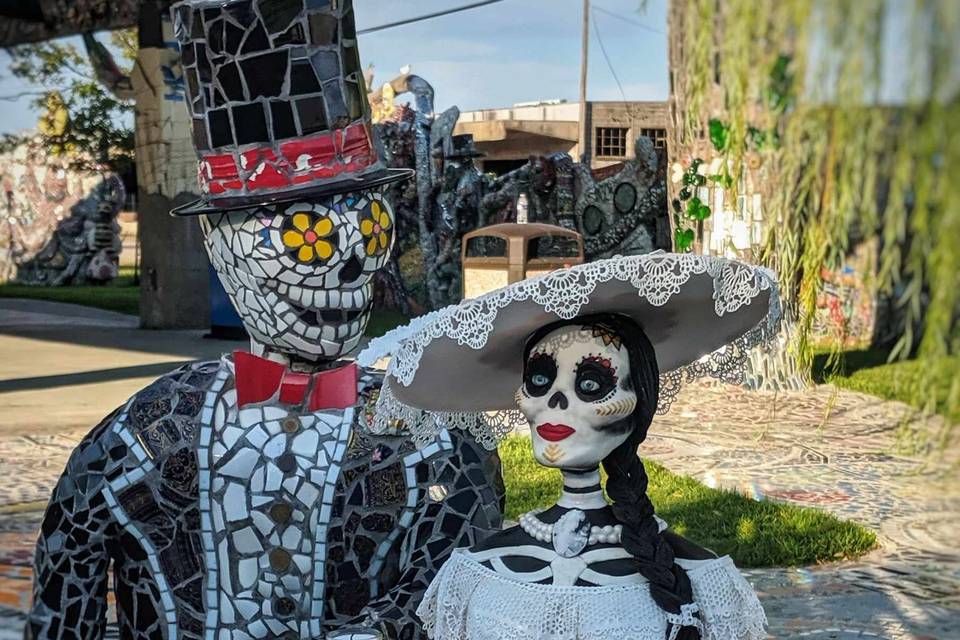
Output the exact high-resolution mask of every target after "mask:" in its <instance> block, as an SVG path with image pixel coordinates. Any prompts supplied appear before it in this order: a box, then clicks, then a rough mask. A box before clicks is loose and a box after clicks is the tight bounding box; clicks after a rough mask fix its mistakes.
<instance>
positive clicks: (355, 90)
mask: <svg viewBox="0 0 960 640" xmlns="http://www.w3.org/2000/svg"><path fill="white" fill-rule="evenodd" d="M362 86H363V83H362V82H359V83H358V82H351V81H349V80H348V81H347V82H345V83H344V84H343V88H344V96H343V97H344V99H345V100H346V103H347V114H348V115H349V116H350V120H351V121H354V120H359V119H360V118H362V117H363V111H364V107H365V106H366V96H365V95H362V91H363V89H361V87H362Z"/></svg>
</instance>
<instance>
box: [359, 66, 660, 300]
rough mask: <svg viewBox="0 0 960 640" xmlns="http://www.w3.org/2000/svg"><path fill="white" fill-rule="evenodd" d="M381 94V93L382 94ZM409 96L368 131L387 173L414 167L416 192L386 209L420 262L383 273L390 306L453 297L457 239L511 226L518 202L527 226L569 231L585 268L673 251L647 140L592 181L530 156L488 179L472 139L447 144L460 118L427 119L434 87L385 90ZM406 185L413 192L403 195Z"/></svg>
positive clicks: (570, 167) (573, 167)
mask: <svg viewBox="0 0 960 640" xmlns="http://www.w3.org/2000/svg"><path fill="white" fill-rule="evenodd" d="M385 86H386V85H385ZM390 86H391V87H392V90H393V91H395V92H396V94H398V95H399V94H402V93H404V92H410V93H412V94H413V96H414V98H415V104H416V109H415V110H414V109H408V108H400V109H397V110H396V111H395V112H394V113H393V114H392V115H391V116H390V117H389V118H385V119H384V120H382V121H381V122H379V123H378V124H377V128H378V130H379V132H380V135H381V138H382V139H383V140H384V143H385V146H386V148H387V149H388V156H389V160H390V163H391V166H398V167H416V169H417V180H416V182H415V183H410V184H409V185H404V187H402V188H396V189H394V201H395V203H396V205H397V215H398V218H399V221H400V225H401V227H402V228H405V230H406V231H407V233H406V234H405V237H406V238H407V242H406V244H405V245H404V246H401V247H400V251H399V252H398V255H397V256H396V257H395V258H394V261H395V262H397V261H402V260H403V258H402V256H401V255H400V254H406V253H409V252H414V253H417V254H419V255H418V256H417V260H416V263H417V265H418V269H416V270H415V272H413V273H409V274H407V275H408V276H409V277H407V278H404V277H403V276H402V275H400V274H401V273H403V272H402V270H401V269H400V268H399V266H391V268H390V271H391V273H392V274H393V275H391V276H390V278H389V285H390V289H391V291H392V292H394V293H392V294H391V295H390V301H391V302H394V303H395V304H396V305H397V306H398V307H399V308H401V309H403V310H404V311H407V310H409V309H410V308H411V306H413V305H411V304H410V303H409V302H408V300H409V299H410V298H411V297H412V296H411V293H410V290H412V289H414V288H415V287H416V286H417V285H420V284H422V286H423V289H424V290H425V295H421V296H420V300H419V302H420V304H421V305H424V306H425V307H427V308H434V309H436V308H440V307H442V306H445V305H448V304H451V303H453V302H456V301H457V300H459V298H460V291H461V284H460V278H461V275H462V274H461V268H460V238H461V237H462V236H463V234H465V233H467V232H469V231H473V230H474V229H477V228H479V227H482V226H485V225H490V224H497V223H500V222H514V221H516V219H517V202H518V201H520V200H522V199H526V201H527V203H528V207H529V213H528V221H529V222H546V223H549V224H555V225H559V226H563V227H566V228H569V229H574V230H576V231H578V232H579V233H581V234H582V235H583V236H584V250H585V254H586V258H587V260H596V259H600V258H607V257H610V256H613V255H637V254H642V253H649V252H651V251H656V250H658V249H660V250H670V248H671V247H672V241H671V235H670V234H671V230H670V221H669V218H668V214H667V186H666V173H665V167H666V154H665V150H663V149H655V148H654V146H653V142H652V141H650V140H649V139H648V138H646V137H640V138H638V139H637V141H636V149H635V157H634V158H632V159H630V160H627V161H626V162H624V163H623V165H622V166H621V167H619V169H617V170H615V171H613V172H612V173H611V172H610V171H609V170H607V171H605V172H604V173H603V175H602V176H601V177H598V176H595V175H594V173H593V172H592V171H591V170H590V168H589V167H587V166H585V165H583V164H580V163H576V162H574V161H573V159H572V158H571V157H570V156H569V155H567V154H563V153H560V154H552V155H550V156H534V157H531V158H530V161H529V162H528V163H527V164H525V165H524V166H522V167H520V168H518V169H515V170H513V171H511V172H509V173H507V174H504V175H503V176H500V177H497V178H494V177H491V176H490V175H487V174H482V173H481V172H480V171H478V170H477V168H476V167H475V166H474V163H473V158H475V157H478V156H479V155H482V154H480V153H479V152H478V151H477V150H476V149H475V148H474V144H473V139H472V136H471V135H469V134H463V135H458V136H453V135H452V131H453V129H454V126H455V125H456V121H457V118H459V115H460V114H459V110H458V109H457V108H456V107H451V108H450V109H448V110H447V111H445V112H443V113H442V114H440V115H439V116H435V115H434V104H433V88H432V87H431V86H430V85H429V83H428V82H426V81H425V80H424V79H423V78H420V77H418V76H415V75H405V76H402V77H401V78H399V79H397V81H396V82H393V83H391V84H390ZM414 184H415V189H414V188H412V187H413V186H414Z"/></svg>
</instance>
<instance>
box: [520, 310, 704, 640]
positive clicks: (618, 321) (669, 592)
mask: <svg viewBox="0 0 960 640" xmlns="http://www.w3.org/2000/svg"><path fill="white" fill-rule="evenodd" d="M568 325H582V326H585V327H599V328H602V329H605V330H607V331H610V332H612V333H614V334H615V335H617V336H619V337H620V338H621V340H622V344H623V346H624V347H626V349H627V354H628V355H629V357H630V383H631V385H632V388H633V390H634V391H635V392H636V394H637V407H636V409H634V411H633V413H632V414H630V415H629V416H628V417H627V418H625V421H626V422H627V423H628V425H627V428H629V429H630V435H629V436H628V437H627V439H626V440H625V441H624V442H623V443H622V444H621V445H620V446H619V447H617V448H616V449H614V450H613V451H612V452H610V454H609V455H608V456H607V457H606V458H604V460H603V468H604V470H606V472H607V485H606V489H607V495H608V496H610V498H611V499H612V500H613V505H612V509H613V514H614V516H615V517H616V519H617V520H618V521H619V522H620V524H622V525H623V532H622V534H621V544H622V545H623V547H624V549H626V550H627V551H628V552H629V553H630V554H631V555H632V556H633V557H634V561H635V562H636V567H637V571H638V572H639V573H640V575H642V576H643V577H644V578H646V579H647V581H648V582H649V584H650V595H651V596H653V600H654V602H656V603H657V606H659V607H660V608H661V609H663V610H664V611H666V612H667V613H672V614H679V613H680V611H681V610H680V608H681V606H682V605H685V604H690V603H692V602H693V588H692V587H691V585H690V578H689V577H688V576H687V572H686V571H684V570H683V568H682V567H681V566H680V565H678V564H676V562H674V552H673V547H672V546H670V543H669V542H668V541H667V540H666V539H665V538H664V537H663V536H662V535H660V528H659V526H658V524H657V521H656V519H655V518H654V517H653V515H654V509H653V503H652V502H650V498H649V497H648V496H647V484H648V479H647V472H646V470H645V469H644V467H643V462H642V461H641V460H640V457H639V456H638V455H637V447H639V446H640V443H642V442H643V441H644V440H645V439H646V437H647V429H648V428H649V427H650V423H651V422H652V421H653V416H654V413H656V410H657V400H658V398H659V394H660V370H659V367H658V366H657V355H656V352H654V350H653V345H652V344H650V339H649V338H647V335H646V334H645V333H644V332H643V329H642V328H641V327H640V325H639V324H637V323H636V322H635V321H634V320H633V319H632V318H629V317H627V316H623V315H619V314H592V315H584V316H579V317H577V318H574V319H572V320H563V321H560V322H556V323H553V324H550V325H548V326H546V327H542V328H541V329H540V330H538V331H537V332H536V333H534V334H533V335H532V336H531V337H530V339H529V340H528V341H527V344H526V349H525V353H524V360H525V361H526V357H527V356H528V355H529V352H530V350H531V349H532V348H533V347H534V346H535V345H536V344H537V343H538V342H539V341H540V340H541V339H542V338H543V337H544V336H546V335H547V334H548V333H552V332H553V331H555V330H557V329H559V328H560V327H563V326H568ZM669 633H670V629H668V630H667V634H668V636H669ZM699 639H700V632H699V631H698V630H697V628H696V627H693V626H686V627H682V628H681V629H680V632H679V635H678V636H677V640H699Z"/></svg>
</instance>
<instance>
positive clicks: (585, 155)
mask: <svg viewBox="0 0 960 640" xmlns="http://www.w3.org/2000/svg"><path fill="white" fill-rule="evenodd" d="M589 26H590V0H583V32H582V34H581V40H580V141H579V144H578V145H577V146H578V147H579V152H580V157H581V158H582V159H583V162H584V164H586V165H587V167H589V166H590V156H592V155H593V154H592V153H590V137H589V136H590V131H589V130H588V129H587V50H588V49H589V47H590V30H589Z"/></svg>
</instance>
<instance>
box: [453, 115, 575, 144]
mask: <svg viewBox="0 0 960 640" xmlns="http://www.w3.org/2000/svg"><path fill="white" fill-rule="evenodd" d="M453 132H454V133H455V134H461V133H470V134H473V139H474V141H475V142H500V141H503V140H507V139H508V137H509V136H510V134H529V135H534V136H540V137H544V138H556V139H557V140H567V141H569V142H576V141H577V140H578V138H579V132H580V125H579V123H577V122H567V121H549V120H485V121H477V122H458V123H457V126H456V127H455V128H454V130H453Z"/></svg>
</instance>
